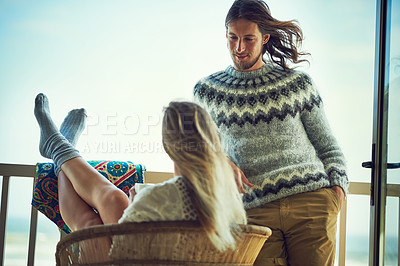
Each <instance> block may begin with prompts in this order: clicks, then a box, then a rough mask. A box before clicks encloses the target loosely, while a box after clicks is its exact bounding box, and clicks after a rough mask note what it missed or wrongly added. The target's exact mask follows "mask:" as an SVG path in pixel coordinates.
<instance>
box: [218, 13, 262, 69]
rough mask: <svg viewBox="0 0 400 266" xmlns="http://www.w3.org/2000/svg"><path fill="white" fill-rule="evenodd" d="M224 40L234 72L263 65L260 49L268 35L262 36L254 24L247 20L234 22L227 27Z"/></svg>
mask: <svg viewBox="0 0 400 266" xmlns="http://www.w3.org/2000/svg"><path fill="white" fill-rule="evenodd" d="M226 38H227V40H228V47H229V51H230V53H231V57H232V60H233V64H234V68H235V69H236V70H239V71H251V70H255V69H259V68H261V67H262V66H263V65H264V63H263V61H262V48H263V45H264V44H266V43H267V42H268V40H269V34H264V36H263V35H262V34H261V32H260V30H259V28H258V26H257V24H256V23H254V22H251V21H249V20H247V19H238V20H235V21H233V22H231V23H230V24H229V25H228V29H227V31H226Z"/></svg>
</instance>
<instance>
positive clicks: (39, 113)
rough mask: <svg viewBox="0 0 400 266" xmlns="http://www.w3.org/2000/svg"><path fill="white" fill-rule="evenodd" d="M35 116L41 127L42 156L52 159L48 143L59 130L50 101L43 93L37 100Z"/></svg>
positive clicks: (40, 147) (40, 144)
mask: <svg viewBox="0 0 400 266" xmlns="http://www.w3.org/2000/svg"><path fill="white" fill-rule="evenodd" d="M34 114H35V117H36V120H37V122H38V124H39V127H40V142H39V151H40V154H41V155H42V156H43V157H46V158H48V159H51V156H50V154H49V153H48V152H47V151H46V146H47V145H46V143H47V141H48V140H49V138H50V137H51V136H52V135H54V134H57V133H58V128H57V126H56V125H55V124H54V122H53V120H52V119H51V116H50V107H49V99H48V98H47V97H46V95H44V94H43V93H39V94H38V95H37V96H36V98H35V110H34Z"/></svg>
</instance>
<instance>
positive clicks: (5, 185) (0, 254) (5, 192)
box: [0, 176, 10, 265]
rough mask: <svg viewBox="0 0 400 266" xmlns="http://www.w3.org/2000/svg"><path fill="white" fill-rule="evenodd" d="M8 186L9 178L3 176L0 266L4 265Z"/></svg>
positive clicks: (0, 218)
mask: <svg viewBox="0 0 400 266" xmlns="http://www.w3.org/2000/svg"><path fill="white" fill-rule="evenodd" d="M9 184H10V177H9V176H3V184H2V188H1V209H0V262H1V265H4V247H5V239H6V223H7V206H8V187H9Z"/></svg>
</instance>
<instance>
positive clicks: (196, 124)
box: [162, 102, 247, 250]
mask: <svg viewBox="0 0 400 266" xmlns="http://www.w3.org/2000/svg"><path fill="white" fill-rule="evenodd" d="M162 139H163V145H164V149H165V151H166V152H167V154H168V155H169V156H170V157H171V159H172V160H173V161H174V162H175V165H176V167H177V169H178V171H179V172H180V174H181V175H182V176H183V177H185V178H186V179H187V180H188V181H189V182H188V183H190V184H189V192H190V193H191V194H192V200H193V203H194V205H195V208H196V210H197V213H198V219H199V221H200V223H201V225H202V226H203V228H204V230H205V232H206V233H207V235H208V237H209V238H210V240H211V241H212V243H213V244H214V246H215V247H216V248H218V249H220V250H225V249H227V248H234V246H235V242H236V241H235V237H236V235H237V234H238V233H239V226H238V225H239V224H245V223H247V219H246V213H245V211H244V208H243V202H242V198H241V196H240V194H239V191H238V188H237V185H236V182H235V179H234V174H233V170H232V167H231V166H230V165H229V164H228V161H227V157H226V155H225V153H224V151H223V149H222V145H221V141H220V138H219V135H218V131H217V128H216V126H215V124H214V122H213V120H212V119H211V117H210V116H209V114H208V113H207V112H206V111H205V110H204V109H202V108H201V107H200V106H199V105H197V104H195V103H192V102H171V103H170V104H169V106H168V107H167V108H166V110H165V114H164V119H163V130H162Z"/></svg>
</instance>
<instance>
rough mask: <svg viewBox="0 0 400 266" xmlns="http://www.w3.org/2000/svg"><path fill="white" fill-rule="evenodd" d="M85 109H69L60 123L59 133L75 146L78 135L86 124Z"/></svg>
mask: <svg viewBox="0 0 400 266" xmlns="http://www.w3.org/2000/svg"><path fill="white" fill-rule="evenodd" d="M86 117H87V115H86V110H85V109H84V108H81V109H74V110H71V111H70V112H69V113H68V115H67V116H66V117H65V119H64V121H63V122H62V124H61V127H60V132H61V134H62V135H63V136H64V137H65V138H66V139H67V140H68V141H69V142H70V143H71V144H72V146H74V147H75V146H76V143H77V142H78V139H79V137H80V135H81V134H82V132H83V130H84V129H85V125H86Z"/></svg>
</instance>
